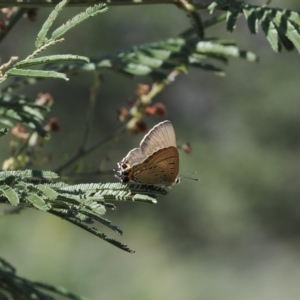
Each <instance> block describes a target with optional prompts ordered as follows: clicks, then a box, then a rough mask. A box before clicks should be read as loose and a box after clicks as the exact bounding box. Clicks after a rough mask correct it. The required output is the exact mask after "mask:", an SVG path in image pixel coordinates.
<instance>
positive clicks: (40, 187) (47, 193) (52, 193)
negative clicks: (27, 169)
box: [36, 184, 58, 200]
mask: <svg viewBox="0 0 300 300" xmlns="http://www.w3.org/2000/svg"><path fill="white" fill-rule="evenodd" d="M36 188H37V189H38V190H39V191H41V192H42V193H43V194H44V195H45V196H46V197H47V198H48V199H50V200H55V199H56V198H57V196H58V193H57V192H56V191H54V190H53V189H52V188H51V187H49V186H46V185H42V184H38V185H37V186H36Z"/></svg>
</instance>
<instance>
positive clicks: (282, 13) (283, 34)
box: [208, 0, 300, 53]
mask: <svg viewBox="0 0 300 300" xmlns="http://www.w3.org/2000/svg"><path fill="white" fill-rule="evenodd" d="M208 9H209V10H210V12H213V11H214V10H215V9H226V10H227V29H228V30H229V31H232V30H234V28H235V26H236V20H237V18H238V16H239V15H242V14H243V15H244V16H245V18H246V20H247V23H248V28H249V30H250V32H251V33H253V34H255V33H257V32H258V26H259V25H261V28H262V30H263V32H264V34H265V35H266V38H267V40H268V41H269V43H270V45H271V47H272V49H273V50H274V51H275V52H280V51H281V49H282V46H284V47H285V49H287V50H293V49H294V47H295V48H296V49H297V51H298V52H299V53H300V14H299V13H298V12H295V11H291V10H283V9H280V8H271V7H268V6H257V5H250V4H246V3H243V2H239V1H233V0H217V1H214V2H213V3H212V4H211V5H210V6H209V8H208Z"/></svg>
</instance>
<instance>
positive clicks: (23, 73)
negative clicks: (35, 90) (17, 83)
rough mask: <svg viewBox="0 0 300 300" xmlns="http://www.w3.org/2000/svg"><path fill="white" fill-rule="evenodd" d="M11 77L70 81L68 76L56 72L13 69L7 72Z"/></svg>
mask: <svg viewBox="0 0 300 300" xmlns="http://www.w3.org/2000/svg"><path fill="white" fill-rule="evenodd" d="M6 74H7V75H8V76H9V77H12V76H18V77H38V78H56V79H64V80H69V79H68V77H67V76H66V74H64V73H58V72H55V71H42V70H28V69H27V70H22V69H16V68H12V69H10V70H8V71H7V72H6Z"/></svg>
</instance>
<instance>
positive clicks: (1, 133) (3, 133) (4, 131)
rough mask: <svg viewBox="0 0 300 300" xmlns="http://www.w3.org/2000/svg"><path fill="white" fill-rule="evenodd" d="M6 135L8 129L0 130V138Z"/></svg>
mask: <svg viewBox="0 0 300 300" xmlns="http://www.w3.org/2000/svg"><path fill="white" fill-rule="evenodd" d="M7 133H8V128H1V129H0V137H1V136H3V135H6V134H7Z"/></svg>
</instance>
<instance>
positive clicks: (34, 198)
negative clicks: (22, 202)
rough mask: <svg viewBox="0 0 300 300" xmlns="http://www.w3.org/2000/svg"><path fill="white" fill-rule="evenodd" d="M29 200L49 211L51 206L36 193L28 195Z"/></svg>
mask: <svg viewBox="0 0 300 300" xmlns="http://www.w3.org/2000/svg"><path fill="white" fill-rule="evenodd" d="M26 198H27V200H28V201H29V202H30V203H31V204H32V205H33V206H34V207H36V208H37V209H39V210H42V211H47V210H49V209H50V206H48V205H47V204H46V202H45V201H44V200H43V199H42V198H41V197H40V196H38V195H36V194H29V195H27V196H26Z"/></svg>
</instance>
